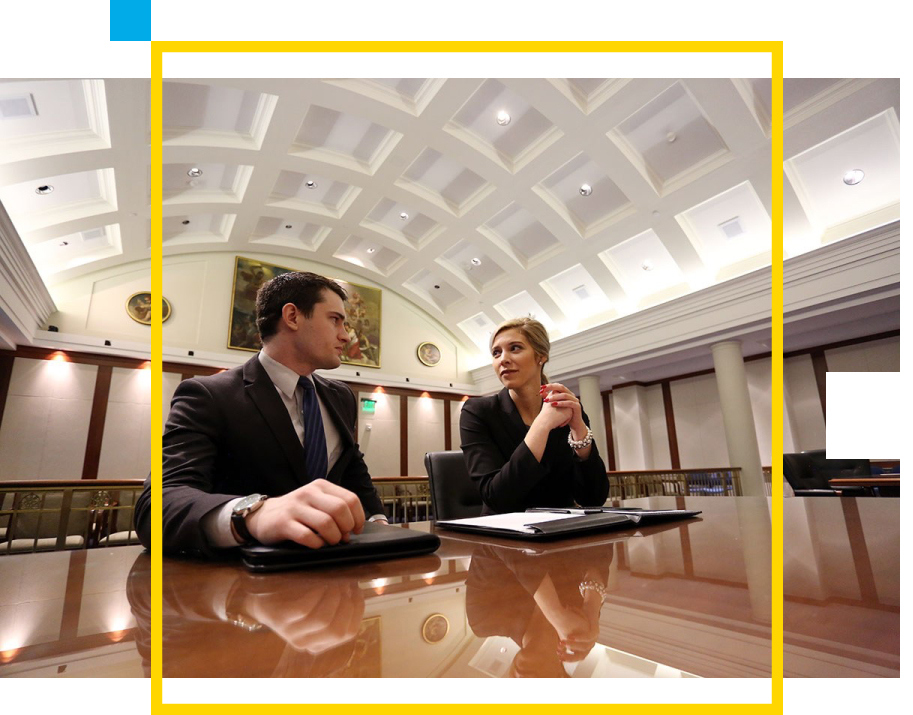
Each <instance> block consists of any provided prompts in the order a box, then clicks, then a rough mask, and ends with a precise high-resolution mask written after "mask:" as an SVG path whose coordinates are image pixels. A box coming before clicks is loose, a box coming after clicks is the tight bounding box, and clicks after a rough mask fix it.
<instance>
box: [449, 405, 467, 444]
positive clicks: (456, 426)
mask: <svg viewBox="0 0 913 715" xmlns="http://www.w3.org/2000/svg"><path fill="white" fill-rule="evenodd" d="M465 404H466V402H465V401H463V400H451V401H450V449H459V448H460V413H461V412H462V411H463V405H465Z"/></svg>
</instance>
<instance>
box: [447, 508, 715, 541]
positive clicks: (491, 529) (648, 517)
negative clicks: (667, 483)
mask: <svg viewBox="0 0 913 715" xmlns="http://www.w3.org/2000/svg"><path fill="white" fill-rule="evenodd" d="M700 513H701V512H700V511H695V510H691V509H622V508H612V507H593V508H587V507H584V508H575V509H531V510H529V511H525V512H515V513H512V514H495V515H492V516H480V517H475V518H471V519H453V520H450V521H438V522H435V527H440V528H442V529H452V530H454V531H464V532H467V533H472V534H491V535H492V536H499V537H502V538H509V539H534V540H538V539H555V538H562V537H570V536H578V535H579V534H582V533H585V532H589V531H607V530H611V529H628V528H639V527H643V526H648V525H650V524H655V523H659V522H663V521H671V520H676V519H690V518H692V517H695V516H697V515H698V514H700Z"/></svg>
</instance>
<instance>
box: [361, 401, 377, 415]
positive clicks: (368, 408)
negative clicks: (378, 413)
mask: <svg viewBox="0 0 913 715" xmlns="http://www.w3.org/2000/svg"><path fill="white" fill-rule="evenodd" d="M376 404H377V400H368V399H366V398H364V397H362V398H361V411H362V412H364V413H366V414H369V415H373V414H374V406H375V405H376Z"/></svg>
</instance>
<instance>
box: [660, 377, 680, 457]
mask: <svg viewBox="0 0 913 715" xmlns="http://www.w3.org/2000/svg"><path fill="white" fill-rule="evenodd" d="M662 385H663V408H664V410H665V412H666V434H668V436H669V458H670V459H671V461H672V469H681V468H682V462H681V460H680V459H679V457H678V436H677V435H676V433H675V413H674V411H673V409H672V388H671V387H670V383H669V381H668V380H666V381H665V382H663V383H662Z"/></svg>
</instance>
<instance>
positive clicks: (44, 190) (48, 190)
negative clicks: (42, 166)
mask: <svg viewBox="0 0 913 715" xmlns="http://www.w3.org/2000/svg"><path fill="white" fill-rule="evenodd" d="M53 190H54V187H53V186H51V185H50V184H43V185H42V186H39V187H38V188H37V189H35V193H36V194H41V195H42V196H44V195H45V194H49V193H51V192H52V191H53Z"/></svg>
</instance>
